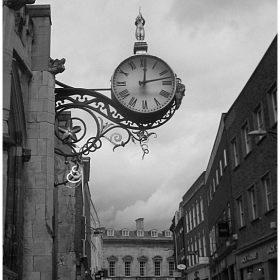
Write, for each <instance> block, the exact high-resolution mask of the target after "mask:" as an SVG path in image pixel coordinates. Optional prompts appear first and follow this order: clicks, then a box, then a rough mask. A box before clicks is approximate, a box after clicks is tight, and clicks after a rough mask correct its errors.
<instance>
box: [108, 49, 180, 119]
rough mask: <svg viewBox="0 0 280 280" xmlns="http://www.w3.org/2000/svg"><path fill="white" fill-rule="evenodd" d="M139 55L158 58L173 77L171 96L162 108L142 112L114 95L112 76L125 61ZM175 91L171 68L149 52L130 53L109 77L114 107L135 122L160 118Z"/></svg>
mask: <svg viewBox="0 0 280 280" xmlns="http://www.w3.org/2000/svg"><path fill="white" fill-rule="evenodd" d="M139 56H143V57H144V56H148V57H151V58H152V59H155V60H158V61H160V62H161V63H163V64H165V65H166V66H167V67H168V69H169V70H170V71H171V76H173V78H174V89H173V92H172V93H171V98H169V101H168V103H167V104H165V105H164V106H163V107H162V108H160V109H158V110H155V111H152V112H144V111H139V112H137V111H135V110H132V109H130V108H129V107H127V106H125V105H124V104H123V103H122V102H121V101H120V100H119V98H118V97H117V96H116V94H115V91H114V83H115V82H116V81H115V80H114V77H115V75H116V72H117V71H118V70H119V68H120V67H121V66H122V65H123V64H125V63H126V62H127V61H129V60H131V59H135V58H136V57H139ZM175 93H176V74H175V73H174V71H173V69H172V68H171V67H170V66H169V64H168V63H166V62H165V61H164V60H163V59H161V58H159V57H157V56H155V55H151V54H147V53H141V54H135V55H132V56H130V57H127V58H126V59H124V60H123V61H122V62H120V63H119V65H118V66H117V67H116V69H115V70H114V72H113V75H112V78H111V97H112V100H113V101H114V103H115V105H116V108H117V109H118V110H119V111H120V113H121V114H122V115H123V116H124V117H126V118H127V119H129V120H131V121H133V122H136V123H141V124H145V123H151V122H155V121H157V120H160V119H161V118H162V117H163V116H164V115H165V114H166V113H167V111H168V110H169V109H170V108H171V107H172V106H173V104H174V99H175Z"/></svg>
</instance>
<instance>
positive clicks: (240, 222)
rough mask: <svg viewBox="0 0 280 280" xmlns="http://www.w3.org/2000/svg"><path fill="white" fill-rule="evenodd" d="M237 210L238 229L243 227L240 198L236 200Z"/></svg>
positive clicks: (242, 210)
mask: <svg viewBox="0 0 280 280" xmlns="http://www.w3.org/2000/svg"><path fill="white" fill-rule="evenodd" d="M237 210H238V216H239V217H238V218H239V220H238V222H239V227H243V226H244V225H245V224H244V209H243V200H242V196H240V197H238V198H237Z"/></svg>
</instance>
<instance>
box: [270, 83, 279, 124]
mask: <svg viewBox="0 0 280 280" xmlns="http://www.w3.org/2000/svg"><path fill="white" fill-rule="evenodd" d="M268 104H269V115H270V125H271V126H273V125H274V124H275V123H276V122H277V84H276V81H275V82H274V83H273V84H272V86H271V87H270V89H269V90H268Z"/></svg>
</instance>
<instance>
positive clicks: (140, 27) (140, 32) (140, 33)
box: [135, 9, 145, 41]
mask: <svg viewBox="0 0 280 280" xmlns="http://www.w3.org/2000/svg"><path fill="white" fill-rule="evenodd" d="M135 25H136V31H135V37H136V39H137V40H138V41H143V40H144V39H145V29H144V25H145V19H144V18H143V16H142V14H141V12H140V9H139V15H138V16H137V18H136V19H135Z"/></svg>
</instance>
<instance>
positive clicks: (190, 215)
mask: <svg viewBox="0 0 280 280" xmlns="http://www.w3.org/2000/svg"><path fill="white" fill-rule="evenodd" d="M189 220H190V230H192V229H193V221H192V211H191V209H190V208H189Z"/></svg>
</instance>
